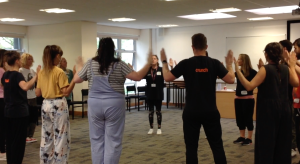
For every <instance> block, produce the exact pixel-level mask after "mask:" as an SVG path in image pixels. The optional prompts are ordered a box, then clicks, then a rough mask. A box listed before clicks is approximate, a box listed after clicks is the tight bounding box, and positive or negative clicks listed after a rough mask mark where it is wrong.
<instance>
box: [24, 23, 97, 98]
mask: <svg viewBox="0 0 300 164" xmlns="http://www.w3.org/2000/svg"><path fill="white" fill-rule="evenodd" d="M96 37H97V28H96V23H92V22H82V21H77V22H66V23H61V24H53V25H42V26H30V27H28V31H27V40H28V52H29V53H30V54H32V55H33V57H34V60H35V63H34V68H35V67H36V66H37V65H42V63H43V62H42V56H43V50H44V48H45V46H46V45H52V44H56V45H59V46H60V47H61V48H62V50H63V52H64V54H63V57H65V58H66V59H67V61H68V68H69V69H71V70H72V69H73V66H74V65H75V59H76V58H77V57H78V56H82V57H83V58H85V59H87V58H91V56H94V54H95V52H96V49H97V43H96ZM82 88H87V82H85V83H83V84H76V85H75V88H74V90H73V93H74V99H75V100H81V89H82Z"/></svg>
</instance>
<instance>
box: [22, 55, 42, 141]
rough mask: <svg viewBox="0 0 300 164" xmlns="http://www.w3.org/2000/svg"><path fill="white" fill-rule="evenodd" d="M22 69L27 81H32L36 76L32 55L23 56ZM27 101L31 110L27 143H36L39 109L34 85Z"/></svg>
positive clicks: (28, 93)
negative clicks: (35, 134) (34, 136)
mask: <svg viewBox="0 0 300 164" xmlns="http://www.w3.org/2000/svg"><path fill="white" fill-rule="evenodd" d="M20 61H21V68H20V69H19V72H20V73H22V75H23V76H24V78H25V81H30V80H31V79H32V78H33V77H34V76H35V75H36V72H35V71H34V70H33V69H31V67H32V64H33V62H34V60H33V57H32V55H30V54H28V53H23V54H22V56H21V60H20ZM27 100H28V110H29V119H28V128H27V138H26V143H31V142H36V141H37V139H35V138H33V135H34V131H35V127H36V122H37V117H38V115H37V109H36V105H37V104H36V95H35V86H34V85H33V86H32V87H31V88H30V89H29V90H28V91H27Z"/></svg>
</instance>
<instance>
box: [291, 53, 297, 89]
mask: <svg viewBox="0 0 300 164" xmlns="http://www.w3.org/2000/svg"><path fill="white" fill-rule="evenodd" d="M288 60H289V61H288V64H289V74H290V79H289V81H290V84H291V85H292V86H293V87H298V86H299V78H298V76H297V73H296V70H297V69H299V67H298V66H296V63H297V58H296V53H295V52H292V53H291V54H290V55H289V57H288Z"/></svg>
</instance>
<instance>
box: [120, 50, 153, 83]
mask: <svg viewBox="0 0 300 164" xmlns="http://www.w3.org/2000/svg"><path fill="white" fill-rule="evenodd" d="M152 55H153V54H152V51H150V52H149V53H148V59H147V63H146V64H145V65H144V67H143V68H142V69H140V70H139V71H137V72H136V71H132V72H131V73H129V74H128V75H126V76H125V77H126V78H127V79H130V80H134V81H140V80H142V79H143V78H144V77H145V76H146V74H147V72H148V71H149V68H150V66H151V63H152Z"/></svg>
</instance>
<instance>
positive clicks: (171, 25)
mask: <svg viewBox="0 0 300 164" xmlns="http://www.w3.org/2000/svg"><path fill="white" fill-rule="evenodd" d="M176 26H178V25H175V24H166V25H158V27H176Z"/></svg>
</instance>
